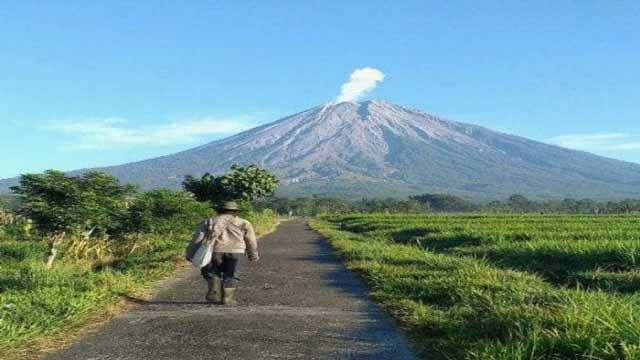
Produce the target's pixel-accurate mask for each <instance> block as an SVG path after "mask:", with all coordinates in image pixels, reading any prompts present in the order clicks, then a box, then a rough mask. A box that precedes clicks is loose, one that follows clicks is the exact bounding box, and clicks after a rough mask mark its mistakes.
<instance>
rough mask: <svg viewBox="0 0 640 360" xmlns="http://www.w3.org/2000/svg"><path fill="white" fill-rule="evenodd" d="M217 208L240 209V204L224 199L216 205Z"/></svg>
mask: <svg viewBox="0 0 640 360" xmlns="http://www.w3.org/2000/svg"><path fill="white" fill-rule="evenodd" d="M218 209H219V210H240V206H238V203H237V202H235V201H225V202H223V203H222V204H221V205H220V206H218Z"/></svg>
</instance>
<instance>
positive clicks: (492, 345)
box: [312, 214, 640, 359]
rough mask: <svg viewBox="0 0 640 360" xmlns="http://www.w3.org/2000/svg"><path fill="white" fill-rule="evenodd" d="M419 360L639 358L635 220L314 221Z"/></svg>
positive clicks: (638, 221) (639, 228)
mask: <svg viewBox="0 0 640 360" xmlns="http://www.w3.org/2000/svg"><path fill="white" fill-rule="evenodd" d="M312 225H313V226H314V227H315V228H316V229H318V230H319V231H321V232H323V233H324V234H326V235H327V236H328V238H329V240H330V242H331V243H332V245H333V246H334V247H335V248H336V249H337V251H338V252H339V253H340V254H341V255H342V256H343V257H344V258H345V259H346V260H347V264H348V265H349V266H350V267H351V268H352V269H354V270H356V271H359V272H360V273H361V274H363V276H364V277H365V278H366V280H367V281H368V282H369V284H370V286H371V288H372V295H373V297H374V298H375V299H376V300H377V301H379V302H380V303H381V304H382V305H383V306H384V307H386V308H387V309H388V310H389V311H390V312H392V313H393V314H394V316H396V318H397V319H399V321H400V323H401V324H402V325H403V326H404V327H405V328H406V329H407V330H408V333H409V334H410V335H411V336H412V338H413V339H414V340H415V343H416V344H417V346H418V348H419V350H420V351H421V353H422V354H423V355H424V358H429V359H434V358H435V359H640V296H638V295H636V291H637V290H638V289H640V263H639V262H640V216H637V215H612V216H608V215H607V216H604V215H548V214H547V215H531V214H526V215H507V214H499V215H494V214H464V215H435V214H434V215H431V214H428V215H425V214H420V215H345V216H332V217H326V218H323V219H321V220H315V221H313V222H312Z"/></svg>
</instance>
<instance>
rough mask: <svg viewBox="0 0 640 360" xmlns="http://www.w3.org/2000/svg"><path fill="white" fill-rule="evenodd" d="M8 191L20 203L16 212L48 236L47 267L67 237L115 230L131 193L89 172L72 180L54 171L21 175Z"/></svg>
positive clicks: (102, 175) (113, 182) (129, 187)
mask: <svg viewBox="0 0 640 360" xmlns="http://www.w3.org/2000/svg"><path fill="white" fill-rule="evenodd" d="M11 189H12V190H13V192H14V193H15V194H17V195H19V197H20V200H21V202H20V208H19V209H18V212H19V213H20V214H21V215H24V216H26V217H27V218H29V219H31V220H33V222H34V224H35V227H36V228H37V229H38V230H39V231H41V232H42V233H45V234H47V235H48V236H49V239H50V248H51V252H50V255H49V259H48V260H47V266H48V267H51V266H52V264H53V261H54V259H55V257H56V254H57V247H58V246H59V245H60V244H61V243H62V241H63V240H64V238H65V236H66V234H67V233H79V232H87V231H88V232H89V233H91V232H93V231H94V230H97V231H98V232H104V233H106V232H108V231H110V230H112V229H114V228H115V227H117V224H118V220H119V219H121V218H122V215H123V213H124V212H125V211H126V207H127V198H128V197H129V195H131V194H132V193H133V192H134V191H135V188H134V187H132V186H129V185H125V186H122V185H120V184H119V183H118V180H117V179H116V178H114V177H113V176H110V175H107V174H103V173H98V172H90V173H87V174H84V175H82V176H77V177H72V176H66V175H65V174H64V173H63V172H60V171H55V170H48V171H46V172H45V173H44V174H26V175H23V176H22V177H21V178H20V184H19V185H18V186H14V187H12V188H11Z"/></svg>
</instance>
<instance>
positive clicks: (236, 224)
mask: <svg viewBox="0 0 640 360" xmlns="http://www.w3.org/2000/svg"><path fill="white" fill-rule="evenodd" d="M210 228H212V229H213V233H214V234H215V235H214V236H216V235H217V239H218V240H217V241H216V243H215V245H214V248H213V252H220V253H236V254H238V253H240V254H242V253H244V252H245V251H246V252H247V254H248V255H249V257H250V258H257V257H258V242H257V241H256V235H255V232H254V230H253V226H252V225H251V223H250V222H249V221H247V220H245V219H242V218H240V217H238V216H235V215H229V214H225V215H220V216H216V217H214V218H209V219H206V220H205V221H203V222H202V223H200V226H199V227H198V229H197V230H196V232H195V233H194V234H193V240H192V243H200V242H202V240H203V239H204V237H205V235H206V233H207V229H210Z"/></svg>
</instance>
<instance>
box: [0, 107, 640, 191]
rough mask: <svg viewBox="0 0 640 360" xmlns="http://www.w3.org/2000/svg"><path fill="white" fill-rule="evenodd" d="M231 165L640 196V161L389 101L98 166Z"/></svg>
mask: <svg viewBox="0 0 640 360" xmlns="http://www.w3.org/2000/svg"><path fill="white" fill-rule="evenodd" d="M233 164H243V165H246V164H256V165H259V166H261V167H264V168H267V169H269V170H271V171H273V172H275V173H276V174H277V175H278V177H279V178H280V180H281V187H280V189H279V190H278V191H279V195H281V196H310V195H313V194H323V195H331V196H342V197H348V198H358V197H402V196H407V195H411V194H419V193H426V192H429V193H449V194H456V195H461V196H464V197H468V198H471V199H476V200H481V199H499V198H504V197H506V196H508V195H510V194H514V193H520V194H524V195H527V196H530V197H533V198H537V199H544V198H562V197H573V198H593V199H620V198H634V197H639V196H640V165H638V164H634V163H628V162H624V161H619V160H613V159H609V158H605V157H601V156H597V155H593V154H590V153H586V152H582V151H575V150H569V149H565V148H561V147H558V146H553V145H549V144H545V143H541V142H537V141H533V140H529V139H526V138H523V137H519V136H514V135H510V134H505V133H501V132H497V131H493V130H490V129H487V128H483V127H480V126H476V125H470V124H464V123H459V122H455V121H449V120H445V119H442V118H439V117H436V116H433V115H429V114H427V113H424V112H422V111H417V110H411V109H407V108H405V107H402V106H398V105H395V104H391V103H388V102H383V101H363V102H357V103H356V102H342V103H337V104H333V103H332V104H326V105H322V106H318V107H314V108H311V109H309V110H306V111H303V112H300V113H297V114H294V115H291V116H288V117H285V118H283V119H280V120H277V121H275V122H273V123H269V124H266V125H263V126H260V127H257V128H253V129H251V130H247V131H245V132H242V133H239V134H237V135H234V136H231V137H228V138H225V139H222V140H216V141H213V142H210V143H208V144H205V145H202V146H199V147H196V148H193V149H190V150H187V151H183V152H180V153H176V154H172V155H168V156H163V157H159V158H154V159H149V160H144V161H139V162H135V163H129V164H124V165H120V166H113V167H105V168H100V169H97V170H101V171H105V172H108V173H111V174H113V175H115V176H116V177H118V178H119V179H120V180H121V181H123V182H127V183H133V184H137V185H140V186H141V187H142V188H143V189H149V188H158V187H169V188H176V187H179V186H180V184H181V182H182V180H183V178H184V176H185V175H187V174H191V175H196V176H199V175H202V174H203V173H205V172H210V173H215V174H220V173H223V172H225V171H227V170H228V169H229V167H230V166H231V165H233ZM11 182H12V181H4V184H0V186H2V185H4V187H5V189H6V187H7V186H8V185H9V184H10V183H11ZM13 182H15V180H14V181H13Z"/></svg>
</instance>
